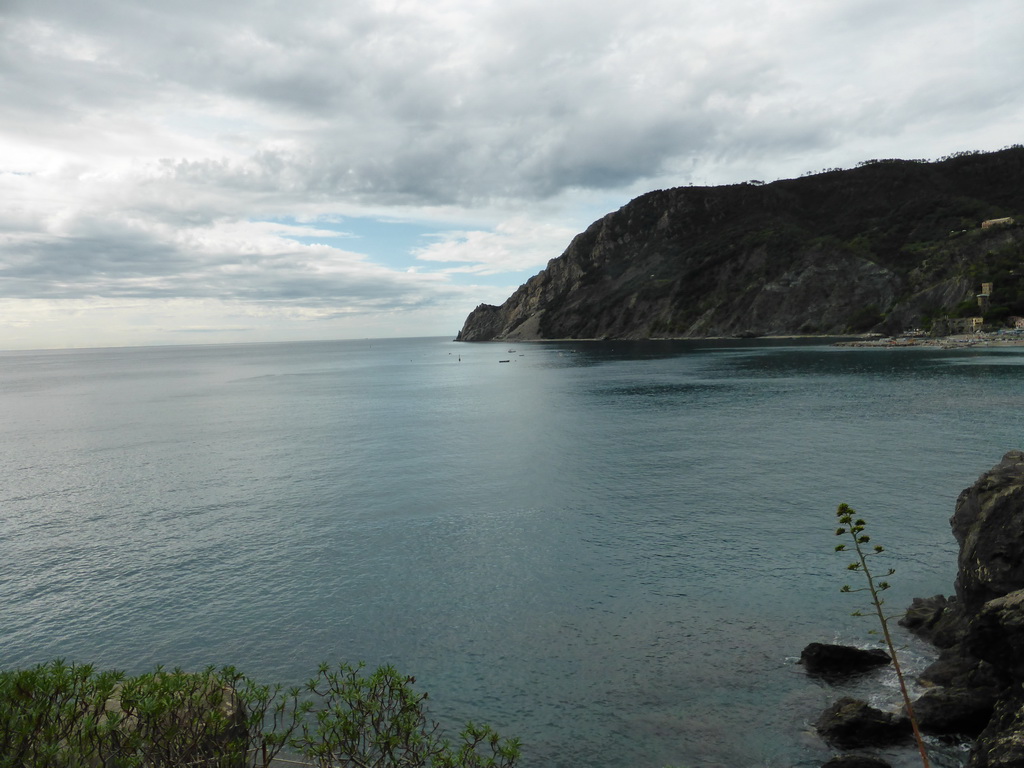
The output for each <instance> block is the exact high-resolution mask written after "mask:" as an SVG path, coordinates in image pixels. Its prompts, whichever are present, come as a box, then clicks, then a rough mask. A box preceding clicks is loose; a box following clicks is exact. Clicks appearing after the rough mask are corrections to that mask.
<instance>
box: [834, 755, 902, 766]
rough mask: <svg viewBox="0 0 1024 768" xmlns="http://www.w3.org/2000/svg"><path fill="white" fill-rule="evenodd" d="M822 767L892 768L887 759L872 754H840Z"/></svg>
mask: <svg viewBox="0 0 1024 768" xmlns="http://www.w3.org/2000/svg"><path fill="white" fill-rule="evenodd" d="M821 768H892V766H890V765H889V763H887V762H886V761H885V760H883V759H882V758H880V757H873V756H871V755H838V756H837V757H833V758H832V759H831V760H829V761H828V762H827V763H822V764H821Z"/></svg>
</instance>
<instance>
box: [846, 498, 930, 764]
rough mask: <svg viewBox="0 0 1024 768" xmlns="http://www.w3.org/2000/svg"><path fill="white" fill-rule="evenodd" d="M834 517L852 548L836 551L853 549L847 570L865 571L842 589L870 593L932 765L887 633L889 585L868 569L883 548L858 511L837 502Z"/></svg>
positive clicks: (916, 736)
mask: <svg viewBox="0 0 1024 768" xmlns="http://www.w3.org/2000/svg"><path fill="white" fill-rule="evenodd" d="M836 517H837V518H838V519H839V527H838V528H837V529H836V536H848V537H849V538H850V539H851V541H852V542H853V549H852V550H849V549H847V545H846V544H837V545H836V550H835V551H836V552H851V551H852V552H855V553H856V554H857V560H855V561H854V562H852V563H850V564H849V565H847V566H846V568H847V570H850V571H859V572H860V573H862V574H864V579H865V581H866V582H867V586H866V587H859V588H857V589H853V588H851V587H850V585H849V584H844V585H843V588H842V589H841V590H840V591H841V592H868V593H869V594H870V595H871V605H872V608H873V609H874V612H875V615H876V616H877V617H878V623H879V624H880V625H881V627H882V637H883V638H884V640H885V645H886V647H887V648H888V649H889V655H890V656H891V657H892V665H893V668H894V669H895V670H896V679H897V680H898V681H899V684H900V693H901V694H902V695H903V704H904V706H905V707H906V711H907V717H908V718H909V720H910V726H911V728H913V731H914V740H915V741H916V742H917V750H918V752H920V753H921V763H922V764H923V765H924V768H931V763H930V762H929V760H928V751H927V750H926V749H925V746H924V738H923V737H922V735H921V729H920V727H919V726H918V724H917V717H916V715H915V714H914V705H913V704H912V703H911V701H910V693H909V692H908V691H907V682H906V680H905V679H904V677H903V670H902V669H901V668H900V661H899V656H898V654H897V653H896V646H895V645H894V644H893V641H892V635H891V634H890V633H889V617H888V616H886V615H885V610H884V609H883V606H884V605H885V599H884V598H883V597H882V593H883V592H884V591H886V590H887V589H889V587H890V586H891V585H890V584H889V582H887V581H876V580H875V576H874V574H873V573H872V572H871V568H870V567H869V566H868V558H870V557H873V556H875V555H880V554H882V553H883V552H884V551H885V548H884V547H882V546H881V545H879V544H875V545H871V544H870V542H871V537H870V536H868V535H867V534H866V533H864V530H865V528H866V527H867V523H866V522H864V520H862V519H860V518H858V517H857V512H856V511H855V510H854V509H853V508H851V507H850V506H849V505H847V504H840V505H839V507H838V508H837V509H836ZM894 573H896V570H895V569H894V568H888V569H887V570H886V572H885V574H884V575H883V578H885V577H889V576H892V575H893V574H894ZM853 615H854V616H864V615H865V614H863V613H861V612H860V611H854V613H853Z"/></svg>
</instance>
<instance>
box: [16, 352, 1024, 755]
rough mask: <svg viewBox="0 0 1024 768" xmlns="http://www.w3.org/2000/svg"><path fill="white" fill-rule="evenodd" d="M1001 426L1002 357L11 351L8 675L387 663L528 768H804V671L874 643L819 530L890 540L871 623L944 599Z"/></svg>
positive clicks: (1004, 401) (1006, 381)
mask: <svg viewBox="0 0 1024 768" xmlns="http://www.w3.org/2000/svg"><path fill="white" fill-rule="evenodd" d="M503 360H508V361H509V362H507V363H503V362H500V361H503ZM1021 413H1024V353H1022V352H1021V351H1018V350H999V351H997V350H991V351H984V350H960V351H928V350H920V349H912V350H898V351H897V350H866V349H840V348H833V347H829V346H823V345H816V346H811V345H798V346H795V345H789V346H786V345H782V344H778V343H776V344H767V343H761V344H755V343H748V344H718V345H715V344H710V343H703V344H698V343H682V342H663V343H621V342H615V343H545V344H530V345H520V346H519V347H518V348H516V349H515V350H514V351H513V350H512V349H510V348H509V347H508V345H507V344H506V345H497V344H472V345H467V344H455V343H452V342H450V341H448V340H446V339H414V340H388V341H362V342H354V341H351V342H331V343H327V342H325V343H302V344H265V345H263V344H255V345H231V346H195V347H174V348H168V347H164V348H141V349H110V350H84V351H57V352H24V353H5V354H2V355H0V440H2V442H0V478H2V483H3V485H2V490H0V499H2V505H0V521H2V526H0V558H2V559H0V598H2V605H3V612H2V615H0V667H3V668H12V667H18V666H24V665H29V664H33V663H36V662H41V661H45V660H49V659H52V658H54V657H65V658H68V659H72V660H76V661H83V662H84V661H90V662H94V663H96V664H98V665H100V666H102V667H113V668H120V669H126V670H128V671H132V672H138V671H145V670H147V669H150V668H151V667H152V666H153V665H155V664H158V663H160V664H164V665H167V666H182V667H186V668H200V667H202V666H204V665H206V664H216V665H220V664H229V663H230V664H234V665H236V666H238V667H240V668H241V669H242V670H244V671H246V672H247V673H249V674H250V675H251V676H253V677H255V678H257V679H258V680H261V681H264V682H274V681H277V682H283V683H289V684H290V683H299V682H301V681H303V680H305V679H306V678H308V677H309V676H311V675H312V674H314V672H315V670H316V666H317V664H318V663H319V662H321V661H333V660H347V661H353V662H354V661H360V660H362V661H365V662H367V663H369V664H371V665H376V664H381V663H394V664H395V665H396V666H398V667H399V668H400V669H401V670H402V671H404V672H408V673H409V674H413V675H415V676H416V678H417V683H418V686H419V687H420V688H421V689H424V690H428V691H430V694H431V699H430V700H431V702H432V706H433V709H432V711H433V713H434V715H435V716H436V717H437V718H438V719H441V720H443V721H444V722H446V723H448V724H453V725H454V724H457V723H458V722H460V721H462V720H465V719H467V718H470V717H472V718H474V719H477V720H479V721H483V722H489V723H491V724H493V725H494V726H495V727H497V728H498V729H499V730H500V731H501V732H502V733H505V734H508V735H517V736H519V737H520V738H522V740H523V742H524V745H525V758H524V761H523V765H524V766H527V768H539V767H541V766H543V767H544V768H548V767H550V768H558V767H559V766H565V767H570V766H571V767H576V766H596V767H598V768H603V767H605V766H607V767H608V768H611V767H612V766H636V767H640V768H644V767H647V766H650V767H651V768H660V766H664V765H668V764H672V765H685V766H690V767H696V766H702V767H703V766H707V767H710V766H812V765H818V764H820V762H821V761H822V760H823V759H824V758H827V757H828V756H829V755H830V754H831V751H830V750H828V749H827V748H826V747H824V745H822V744H821V742H820V741H818V739H817V738H816V737H815V736H814V735H813V733H812V732H811V730H810V727H809V725H808V723H809V722H812V721H813V720H814V719H815V718H816V717H817V716H818V714H819V713H820V711H821V710H822V709H823V708H824V707H825V706H827V704H828V703H830V702H831V701H832V700H834V699H835V698H837V697H838V695H841V693H844V692H845V691H837V690H833V689H829V688H827V687H826V686H824V685H822V684H820V683H816V682H814V681H812V680H809V679H808V678H807V677H806V676H805V675H804V674H803V673H802V671H801V669H800V667H798V666H796V665H795V664H794V660H795V657H796V656H798V655H799V652H800V649H801V648H802V647H803V646H804V645H805V644H806V643H808V642H811V641H815V640H824V641H832V640H837V639H838V640H841V641H849V642H865V643H866V642H869V641H870V639H869V636H868V634H867V630H868V629H869V628H870V626H869V625H868V624H865V623H862V622H863V620H858V619H853V618H851V617H849V615H848V614H849V612H850V611H851V610H854V609H855V608H857V607H858V605H857V604H856V600H855V598H852V597H849V596H845V595H840V594H839V593H838V588H839V586H841V584H842V582H843V581H844V579H845V575H844V574H845V572H844V570H843V566H844V564H845V561H842V558H841V556H839V555H836V554H834V553H833V552H832V548H833V544H834V537H833V535H832V531H833V527H834V526H833V511H834V509H835V506H836V505H837V504H838V503H839V502H848V503H850V504H851V505H853V506H854V507H856V508H857V509H858V510H860V511H861V512H862V513H863V514H864V515H865V516H867V517H868V520H869V523H870V526H871V528H873V529H874V530H873V533H874V535H875V537H876V539H877V540H880V541H883V542H884V543H885V544H886V545H887V547H888V549H889V551H890V552H891V554H892V563H893V564H894V565H895V566H896V567H897V569H898V571H897V575H896V577H895V578H894V579H893V580H894V582H895V587H896V588H895V589H894V590H893V591H892V593H890V595H891V597H890V602H891V603H893V604H894V605H898V606H900V607H902V606H904V605H905V604H906V603H907V602H909V600H910V598H911V597H912V596H914V595H928V594H935V593H938V592H946V593H948V592H950V591H951V585H952V580H953V576H954V572H955V553H956V547H955V543H954V541H953V539H952V536H951V535H950V532H949V525H948V519H949V516H950V515H951V513H952V511H953V505H954V501H955V499H956V496H957V494H958V493H959V491H960V490H962V489H963V488H964V487H966V486H967V485H969V484H970V483H972V482H973V481H974V480H975V479H976V477H977V476H978V475H979V474H980V473H981V472H982V471H984V470H986V469H988V468H989V467H990V466H992V465H993V464H994V463H995V462H997V461H998V460H999V458H1000V457H1001V456H1002V454H1003V453H1004V452H1005V451H1007V450H1009V449H1012V448H1019V447H1021V430H1020V414H1021ZM908 653H909V654H910V656H911V657H912V661H914V660H916V662H917V663H919V664H920V663H924V661H925V658H924V656H923V655H922V654H923V650H922V649H921V648H920V647H919V646H916V645H913V644H911V646H910V648H909V649H908ZM876 682H877V681H876ZM882 683H885V681H884V680H883V681H882ZM872 690H873V691H874V692H875V693H877V692H878V691H879V690H880V691H882V698H884V697H885V696H886V695H889V694H887V693H886V691H888V692H889V693H891V694H892V698H893V700H894V699H895V694H894V692H892V690H891V689H887V688H886V687H885V686H884V685H882V687H881V688H873V689H872ZM869 692H871V691H869ZM888 756H889V757H890V759H892V760H893V762H894V763H895V764H896V765H902V764H906V765H912V764H913V759H914V758H913V753H911V752H910V751H905V753H904V751H900V750H895V751H892V752H890V753H888ZM955 757H956V755H955V754H954V755H952V756H948V755H947V757H945V758H943V759H942V760H945V762H946V764H952V763H953V762H954V761H955ZM940 762H941V761H940Z"/></svg>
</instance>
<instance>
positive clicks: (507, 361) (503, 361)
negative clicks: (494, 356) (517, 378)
mask: <svg viewBox="0 0 1024 768" xmlns="http://www.w3.org/2000/svg"><path fill="white" fill-rule="evenodd" d="M498 362H499V363H511V362H512V361H511V360H499V361H498Z"/></svg>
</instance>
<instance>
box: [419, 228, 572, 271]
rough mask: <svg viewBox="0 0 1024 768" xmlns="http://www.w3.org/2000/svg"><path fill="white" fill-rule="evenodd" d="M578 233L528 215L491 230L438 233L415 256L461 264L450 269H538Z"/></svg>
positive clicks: (433, 260)
mask: <svg viewBox="0 0 1024 768" xmlns="http://www.w3.org/2000/svg"><path fill="white" fill-rule="evenodd" d="M575 234H576V232H575V231H574V230H572V229H569V228H567V227H558V226H553V225H551V224H544V223H541V222H531V221H529V220H527V219H525V218H517V219H512V220H510V221H504V222H501V223H499V224H497V225H496V226H495V227H494V229H492V230H462V231H448V232H439V233H436V234H434V235H432V236H431V237H433V238H434V239H435V240H436V242H433V243H431V244H430V245H428V246H426V247H424V248H417V249H415V250H414V251H413V255H414V256H415V257H416V258H417V259H419V260H421V261H427V262H438V263H445V264H458V265H460V266H457V267H448V268H446V271H449V272H469V273H473V274H484V275H488V274H500V273H502V272H514V271H519V270H525V269H531V270H534V271H536V270H537V269H538V268H540V267H542V266H543V265H544V264H546V263H547V262H548V261H549V260H550V259H552V258H554V257H555V256H557V255H559V254H560V253H561V252H562V251H563V250H565V247H566V246H567V245H568V244H569V241H570V240H571V239H572V237H573V236H574V235H575Z"/></svg>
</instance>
